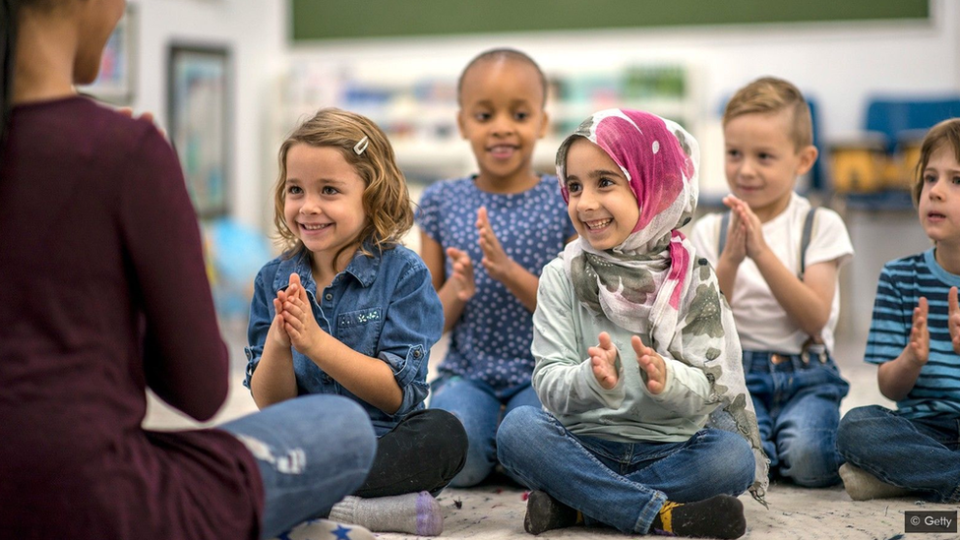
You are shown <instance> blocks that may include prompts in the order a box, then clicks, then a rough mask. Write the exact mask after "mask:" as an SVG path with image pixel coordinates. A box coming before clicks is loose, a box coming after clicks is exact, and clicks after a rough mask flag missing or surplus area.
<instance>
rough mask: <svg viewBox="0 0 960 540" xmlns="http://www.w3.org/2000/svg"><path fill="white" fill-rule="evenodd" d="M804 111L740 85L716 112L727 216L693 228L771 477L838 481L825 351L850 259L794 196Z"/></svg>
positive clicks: (792, 91)
mask: <svg viewBox="0 0 960 540" xmlns="http://www.w3.org/2000/svg"><path fill="white" fill-rule="evenodd" d="M812 132H813V129H812V122H811V117H810V109H809V107H808V106H807V103H806V101H805V100H804V99H803V95H802V94H801V93H800V91H799V90H797V88H796V87H795V86H793V85H792V84H790V83H789V82H786V81H783V80H780V79H775V78H772V77H766V78H762V79H758V80H756V81H754V82H752V83H750V84H748V85H747V86H745V87H743V88H741V89H740V90H739V91H738V92H737V93H736V94H735V95H734V96H733V98H731V100H730V102H729V103H728V104H727V108H726V110H725V111H724V115H723V133H724V145H725V156H726V157H725V172H726V177H727V183H728V184H729V185H730V191H731V192H732V195H728V196H727V197H725V198H724V199H723V202H724V204H725V205H727V206H729V207H730V211H729V213H728V214H712V215H709V216H706V217H704V218H703V219H701V220H700V221H699V222H697V224H696V226H695V227H694V230H693V235H692V241H693V244H694V246H695V247H696V250H697V253H700V254H703V255H704V256H705V257H706V258H707V259H708V260H709V261H710V263H711V264H713V265H714V267H715V268H716V271H717V277H718V280H719V283H720V289H721V291H723V292H724V294H725V295H726V298H727V301H728V302H729V303H730V305H731V307H732V308H733V314H734V318H735V319H736V323H737V330H738V333H739V334H740V342H741V345H742V346H743V362H744V373H745V374H746V380H747V388H748V389H749V390H750V394H751V397H752V398H753V404H754V407H755V408H756V411H757V423H758V424H759V427H760V435H761V438H762V439H763V442H764V450H765V451H766V454H767V456H768V457H769V458H770V460H771V462H770V471H771V475H776V474H779V476H780V477H783V478H786V479H789V480H791V481H793V482H794V483H796V484H798V485H801V486H806V487H825V486H831V485H834V484H837V483H838V482H840V476H839V474H838V472H837V470H838V469H839V466H840V463H841V458H840V455H839V454H838V453H837V450H836V435H837V425H838V423H839V421H840V400H841V399H843V397H844V396H846V395H847V391H848V389H849V385H848V384H847V382H846V381H845V380H844V379H843V378H841V377H840V373H839V371H838V369H837V366H836V364H835V363H834V361H833V358H831V356H830V351H831V350H833V342H834V338H833V329H834V328H835V327H836V323H837V316H838V313H839V311H840V292H839V280H838V272H839V269H840V266H842V265H843V264H844V263H845V262H847V261H848V260H849V259H850V258H851V257H852V256H853V246H852V245H851V243H850V237H849V235H848V234H847V229H846V227H845V226H844V224H843V221H842V220H841V218H840V216H839V215H837V213H836V212H833V211H832V210H829V209H826V208H819V209H816V210H815V211H812V209H811V206H810V202H809V201H808V200H807V199H805V198H804V197H801V196H800V195H797V194H796V193H794V191H793V189H794V185H795V183H796V178H797V177H798V176H800V175H803V174H804V173H806V172H807V171H808V170H810V167H812V166H813V164H814V162H815V161H816V159H817V149H816V147H814V146H813V133H812Z"/></svg>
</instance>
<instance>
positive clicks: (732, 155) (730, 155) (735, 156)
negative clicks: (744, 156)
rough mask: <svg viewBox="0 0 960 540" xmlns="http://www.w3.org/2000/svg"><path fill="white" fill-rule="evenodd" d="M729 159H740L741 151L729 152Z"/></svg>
mask: <svg viewBox="0 0 960 540" xmlns="http://www.w3.org/2000/svg"><path fill="white" fill-rule="evenodd" d="M727 157H730V158H738V157H740V151H739V150H733V149H731V150H727Z"/></svg>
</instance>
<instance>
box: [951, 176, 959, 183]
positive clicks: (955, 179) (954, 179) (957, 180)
mask: <svg viewBox="0 0 960 540" xmlns="http://www.w3.org/2000/svg"><path fill="white" fill-rule="evenodd" d="M951 181H952V182H953V184H954V185H960V176H954V177H953V178H952V179H951Z"/></svg>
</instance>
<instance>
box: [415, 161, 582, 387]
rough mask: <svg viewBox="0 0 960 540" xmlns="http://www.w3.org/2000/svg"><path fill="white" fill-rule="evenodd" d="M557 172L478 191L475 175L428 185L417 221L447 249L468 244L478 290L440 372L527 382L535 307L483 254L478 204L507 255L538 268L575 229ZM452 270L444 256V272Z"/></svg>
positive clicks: (494, 382)
mask: <svg viewBox="0 0 960 540" xmlns="http://www.w3.org/2000/svg"><path fill="white" fill-rule="evenodd" d="M558 185H559V184H558V181H557V178H556V177H555V176H543V177H541V179H540V183H539V184H537V185H536V186H534V187H533V188H532V189H529V190H527V191H525V192H523V193H513V194H499V193H488V192H485V191H481V190H480V189H478V188H477V187H476V184H475V183H474V177H469V178H462V179H459V180H448V181H444V182H436V183H434V184H432V185H431V186H429V187H428V188H427V189H426V190H425V191H424V193H423V197H422V199H421V201H420V209H419V210H418V211H417V224H418V225H419V226H420V228H421V229H422V230H423V231H424V232H425V233H426V234H427V236H429V237H430V238H431V239H433V240H434V241H436V242H438V243H439V244H440V245H441V246H443V249H444V250H446V248H448V247H455V248H458V249H461V250H464V251H466V252H467V253H468V254H469V255H470V260H471V261H473V274H474V279H475V281H476V293H475V294H474V296H473V298H471V299H470V301H469V302H467V305H466V306H465V307H464V310H463V314H462V315H461V316H460V320H459V321H457V323H456V325H455V326H454V327H453V331H452V334H451V337H450V348H449V350H448V352H447V356H446V358H444V360H443V363H442V364H440V367H439V371H440V373H441V374H442V375H448V376H449V375H458V376H461V377H464V378H467V379H472V380H480V381H483V382H485V383H487V384H488V385H490V386H491V387H493V389H494V390H497V391H498V392H508V391H510V390H512V389H515V388H517V387H520V386H524V385H526V384H529V383H530V375H531V373H532V372H533V366H534V359H533V355H532V354H531V353H530V344H531V341H532V340H533V322H532V313H530V312H529V311H527V308H525V307H524V306H523V304H522V303H521V302H520V300H519V299H517V297H515V296H514V295H513V293H511V292H510V291H509V290H508V289H507V287H506V286H505V285H504V284H503V283H500V282H499V281H497V280H495V279H493V278H491V277H490V275H489V274H487V271H486V269H484V267H483V265H482V264H481V263H480V261H481V260H482V259H483V252H482V251H481V249H480V245H479V243H478V242H479V234H478V232H477V227H476V221H477V210H478V209H479V208H480V207H481V206H485V207H486V208H487V215H488V216H489V219H490V226H491V227H492V228H493V232H494V233H495V234H496V235H497V239H498V240H499V241H500V244H501V245H502V246H503V249H504V251H506V253H507V255H508V256H509V257H510V258H511V259H513V260H514V261H515V262H517V263H518V264H520V265H521V266H522V267H524V268H525V269H526V270H527V271H529V272H530V273H532V274H533V275H535V276H539V275H540V272H541V270H542V269H543V267H544V266H545V265H546V264H547V263H548V262H550V261H551V260H553V259H554V258H556V257H557V255H558V254H559V253H560V252H561V251H562V250H563V246H564V244H565V242H566V239H567V238H570V237H571V236H573V235H574V234H576V231H575V230H574V228H573V224H571V223H570V219H569V218H568V217H567V207H566V205H565V204H564V202H563V198H562V197H561V196H560V189H559V187H558ZM452 273H453V265H452V264H451V263H450V259H449V258H446V263H445V275H447V276H449V275H451V274H452Z"/></svg>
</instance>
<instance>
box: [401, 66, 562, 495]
mask: <svg viewBox="0 0 960 540" xmlns="http://www.w3.org/2000/svg"><path fill="white" fill-rule="evenodd" d="M458 95H459V102H460V112H459V115H458V123H459V127H460V132H461V134H462V136H463V138H464V139H466V140H468V141H469V142H470V145H471V148H472V150H473V153H474V155H475V156H476V159H477V166H478V168H479V173H478V174H476V175H473V176H470V177H467V178H461V179H458V180H450V181H445V182H437V183H435V184H433V185H431V186H430V187H428V188H427V189H426V191H425V192H424V194H423V198H422V200H421V201H420V210H419V211H418V213H417V223H418V225H419V226H420V229H421V245H422V248H421V255H422V257H423V260H424V261H425V262H426V264H427V267H428V268H429V269H430V273H431V275H432V278H433V285H434V287H435V288H436V289H437V292H438V293H439V295H440V300H441V302H442V303H443V314H444V331H451V335H450V347H449V350H448V352H447V356H446V358H445V359H444V360H443V363H442V364H441V365H440V366H439V372H440V376H439V377H438V378H437V380H435V381H434V382H433V384H432V385H431V392H432V396H431V398H430V407H431V408H437V409H443V410H446V411H449V412H451V413H453V414H454V415H455V416H456V417H457V418H459V419H460V421H461V422H462V423H463V426H464V428H465V429H466V431H467V437H468V440H469V447H468V451H467V461H466V464H465V465H464V468H463V470H462V471H461V472H460V473H459V474H458V475H457V476H456V477H455V478H454V479H453V480H452V481H451V483H450V485H451V486H456V487H467V486H472V485H475V484H477V483H479V482H480V481H482V480H483V479H484V478H486V477H487V476H488V475H489V474H490V472H491V471H492V470H493V468H494V466H495V465H496V464H497V450H496V435H497V429H498V426H499V424H500V419H501V418H503V416H504V415H505V414H506V413H507V412H509V411H511V410H513V409H514V408H516V407H519V406H521V405H534V406H537V407H539V406H540V401H539V399H538V398H537V395H536V393H535V392H534V391H533V389H532V388H531V386H530V375H531V373H532V371H533V366H534V359H533V356H532V355H531V353H530V343H531V341H532V338H533V326H532V322H531V316H532V313H533V310H534V309H535V308H536V302H537V286H538V283H539V276H540V271H541V269H542V268H543V266H544V265H545V264H547V263H548V262H549V261H550V260H552V259H553V258H555V257H556V256H557V254H558V253H559V252H560V251H561V250H562V249H563V246H564V245H565V243H566V242H568V241H569V240H570V239H572V238H573V237H574V236H575V234H576V232H575V230H574V229H573V225H572V224H571V223H570V220H569V219H567V217H566V211H565V206H564V203H563V200H562V198H561V197H560V195H559V194H558V193H557V189H556V185H557V179H556V177H555V176H552V175H543V176H541V175H538V174H536V173H535V172H534V171H533V168H532V165H531V160H532V156H533V149H534V145H535V144H536V142H537V140H538V139H540V138H541V137H543V135H544V134H545V133H546V130H547V114H546V112H545V111H544V103H545V100H546V78H545V77H544V75H543V72H542V71H540V68H539V67H538V66H537V64H536V63H535V62H534V61H533V60H532V59H531V58H530V57H528V56H527V55H525V54H523V53H521V52H519V51H515V50H511V49H494V50H490V51H486V52H484V53H482V54H480V55H479V56H477V57H476V58H474V59H473V60H472V61H471V62H470V63H469V64H468V65H467V67H466V68H465V69H464V71H463V73H462V74H461V75H460V81H459V84H458Z"/></svg>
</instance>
